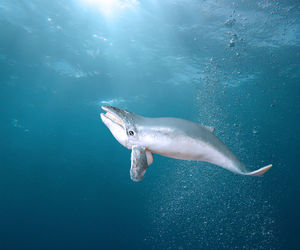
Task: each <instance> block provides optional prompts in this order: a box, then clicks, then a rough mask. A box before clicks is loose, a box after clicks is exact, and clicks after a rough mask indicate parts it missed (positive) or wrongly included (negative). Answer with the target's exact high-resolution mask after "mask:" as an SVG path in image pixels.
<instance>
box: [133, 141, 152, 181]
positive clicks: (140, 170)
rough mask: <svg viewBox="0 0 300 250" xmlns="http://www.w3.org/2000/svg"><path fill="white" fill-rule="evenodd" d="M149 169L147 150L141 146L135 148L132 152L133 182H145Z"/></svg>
mask: <svg viewBox="0 0 300 250" xmlns="http://www.w3.org/2000/svg"><path fill="white" fill-rule="evenodd" d="M147 167H148V162H147V156H146V149H145V148H144V147H140V146H133V147H132V151H131V168H130V178H131V180H133V181H136V182H138V181H141V180H143V179H144V175H145V172H146V169H147Z"/></svg>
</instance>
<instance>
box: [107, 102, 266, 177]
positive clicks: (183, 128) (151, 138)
mask: <svg viewBox="0 0 300 250" xmlns="http://www.w3.org/2000/svg"><path fill="white" fill-rule="evenodd" d="M102 109H103V110H104V111H106V113H105V114H104V113H101V119H102V121H103V123H104V124H105V125H106V126H107V127H108V128H109V130H110V132H111V133H112V134H113V136H114V137H115V138H116V140H117V141H118V142H119V143H121V144H122V145H123V146H124V147H126V148H128V149H131V150H132V152H131V168H130V177H131V179H132V180H133V181H136V182H137V181H141V180H143V179H144V175H145V172H146V169H147V168H148V166H149V165H151V164H152V162H153V155H152V153H156V154H160V155H163V156H166V157H170V158H175V159H182V160H196V161H204V162H210V163H212V164H215V165H218V166H220V167H223V168H225V169H227V170H229V171H231V172H234V173H236V174H241V175H250V176H263V174H264V173H265V172H266V171H268V170H269V169H270V168H271V167H272V164H270V165H268V166H265V167H263V168H260V169H258V170H255V171H252V172H249V171H248V170H247V169H246V167H245V165H244V164H243V163H242V162H241V161H240V160H239V159H238V158H237V157H236V156H235V155H234V154H233V153H232V152H231V151H230V149H229V148H228V147H227V146H226V145H225V144H224V143H223V142H222V141H221V140H219V139H218V138H217V137H216V136H215V135H214V133H213V132H214V128H212V127H208V126H203V125H201V124H198V123H195V122H191V121H188V120H184V119H179V118H173V117H164V118H147V117H142V116H139V115H136V114H134V113H132V112H129V111H127V110H123V109H119V108H116V107H112V106H108V105H104V106H102Z"/></svg>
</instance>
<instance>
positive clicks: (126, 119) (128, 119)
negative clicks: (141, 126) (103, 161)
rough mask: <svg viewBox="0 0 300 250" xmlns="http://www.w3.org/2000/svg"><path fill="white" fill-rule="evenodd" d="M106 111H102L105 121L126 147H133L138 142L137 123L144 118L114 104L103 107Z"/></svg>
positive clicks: (102, 117)
mask: <svg viewBox="0 0 300 250" xmlns="http://www.w3.org/2000/svg"><path fill="white" fill-rule="evenodd" d="M101 108H102V109H103V110H104V111H106V113H105V114H104V113H101V119H102V121H103V123H104V124H105V125H106V126H107V127H108V128H109V130H110V132H111V133H112V134H113V136H114V137H115V138H116V139H117V141H118V142H119V143H121V144H122V145H123V146H124V147H126V148H129V149H131V148H132V146H133V145H137V144H138V141H139V140H138V131H137V128H136V123H137V122H138V121H139V120H140V119H141V118H142V117H140V116H138V115H136V114H134V113H131V112H129V111H127V110H124V109H119V108H116V107H113V106H108V105H104V106H102V107H101Z"/></svg>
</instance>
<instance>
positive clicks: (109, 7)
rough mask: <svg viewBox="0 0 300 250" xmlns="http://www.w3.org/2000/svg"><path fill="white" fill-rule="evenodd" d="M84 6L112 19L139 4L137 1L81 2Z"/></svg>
mask: <svg viewBox="0 0 300 250" xmlns="http://www.w3.org/2000/svg"><path fill="white" fill-rule="evenodd" d="M80 1H81V2H82V3H83V4H85V5H89V6H90V7H93V8H96V9H98V10H99V11H100V12H101V14H103V15H104V16H105V17H106V18H112V17H113V16H114V15H115V14H116V13H117V12H119V11H120V10H122V9H126V8H133V7H135V6H137V5H138V4H139V2H138V1H137V0H126V1H121V0H80Z"/></svg>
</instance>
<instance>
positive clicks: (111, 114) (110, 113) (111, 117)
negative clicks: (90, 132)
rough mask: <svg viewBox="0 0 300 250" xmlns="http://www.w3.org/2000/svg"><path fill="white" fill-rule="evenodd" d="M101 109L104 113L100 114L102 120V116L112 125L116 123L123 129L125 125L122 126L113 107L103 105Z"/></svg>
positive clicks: (122, 123)
mask: <svg viewBox="0 0 300 250" xmlns="http://www.w3.org/2000/svg"><path fill="white" fill-rule="evenodd" d="M101 108H102V109H103V110H104V111H106V113H105V114H103V113H101V118H102V120H103V116H104V117H105V118H107V119H109V120H110V121H112V122H114V123H117V124H118V125H120V126H121V127H123V128H124V127H125V124H124V122H123V120H122V119H121V118H120V117H119V116H118V115H117V114H116V112H115V111H114V109H113V107H111V106H107V105H104V106H102V107H101Z"/></svg>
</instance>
